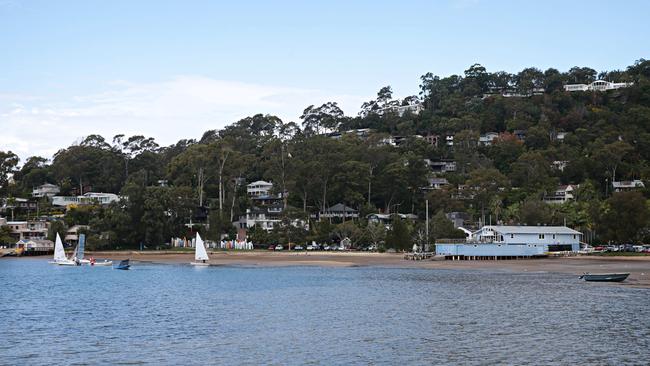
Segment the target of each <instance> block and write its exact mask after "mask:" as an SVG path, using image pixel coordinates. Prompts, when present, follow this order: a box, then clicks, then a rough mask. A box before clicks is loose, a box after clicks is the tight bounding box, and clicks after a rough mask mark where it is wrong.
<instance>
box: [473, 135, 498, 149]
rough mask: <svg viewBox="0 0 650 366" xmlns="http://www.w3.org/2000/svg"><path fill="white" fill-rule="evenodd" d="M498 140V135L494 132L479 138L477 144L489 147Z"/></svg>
mask: <svg viewBox="0 0 650 366" xmlns="http://www.w3.org/2000/svg"><path fill="white" fill-rule="evenodd" d="M497 138H499V134H498V133H496V132H487V133H484V134H482V135H481V136H479V138H478V143H479V145H481V146H491V145H492V143H493V142H494V140H496V139H497Z"/></svg>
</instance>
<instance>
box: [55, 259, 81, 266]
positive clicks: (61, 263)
mask: <svg viewBox="0 0 650 366" xmlns="http://www.w3.org/2000/svg"><path fill="white" fill-rule="evenodd" d="M56 264H58V265H59V266H78V265H79V264H78V263H77V262H75V261H71V260H67V261H60V262H56Z"/></svg>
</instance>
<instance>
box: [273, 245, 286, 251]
mask: <svg viewBox="0 0 650 366" xmlns="http://www.w3.org/2000/svg"><path fill="white" fill-rule="evenodd" d="M282 249H284V247H283V246H282V245H276V246H275V250H282Z"/></svg>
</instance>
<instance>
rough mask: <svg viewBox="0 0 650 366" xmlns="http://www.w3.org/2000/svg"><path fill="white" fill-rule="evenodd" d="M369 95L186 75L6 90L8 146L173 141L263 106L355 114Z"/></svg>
mask: <svg viewBox="0 0 650 366" xmlns="http://www.w3.org/2000/svg"><path fill="white" fill-rule="evenodd" d="M368 99H369V97H360V96H354V95H336V94H335V93H328V92H325V91H321V90H315V89H302V88H293V87H284V86H269V85H261V84H253V83H242V82H236V81H224V80H215V79H210V78H207V77H201V76H179V77H175V78H173V79H171V80H167V81H161V82H152V83H133V82H128V81H116V82H112V83H111V84H110V85H109V87H108V89H107V90H105V91H102V92H99V93H95V94H92V95H79V96H75V97H72V98H65V99H60V98H56V97H53V96H25V95H17V94H16V95H13V94H11V93H7V94H0V150H12V151H14V152H15V153H17V154H18V155H19V156H20V157H21V159H25V158H27V157H29V156H32V155H41V156H45V157H48V158H49V157H51V156H52V155H53V154H54V153H55V152H56V151H58V150H59V149H61V148H65V147H67V146H69V145H70V144H71V143H73V142H74V141H76V140H78V139H79V138H80V137H81V136H87V135H89V134H101V135H102V136H104V137H105V138H106V139H107V140H110V139H111V138H112V136H114V135H116V134H119V133H124V134H126V135H134V134H142V135H145V136H152V137H155V138H156V140H157V141H158V143H159V144H161V145H169V144H172V143H175V142H176V141H178V140H180V139H183V138H199V137H200V136H201V135H202V134H203V132H205V131H206V130H208V129H215V128H216V129H218V128H222V127H224V126H225V125H227V124H230V123H233V122H235V121H237V120H239V119H241V118H243V117H246V116H250V115H253V114H256V113H264V114H267V113H268V114H274V115H277V116H279V117H280V118H282V120H284V121H292V120H294V121H297V120H298V116H299V115H300V114H301V113H302V110H303V109H304V108H305V107H306V106H308V105H310V104H317V105H320V104H322V103H325V102H327V101H335V102H338V103H339V105H340V106H341V108H342V109H343V110H344V111H345V112H346V114H349V115H355V114H356V113H357V111H358V109H359V106H360V105H361V103H362V102H363V101H364V100H368Z"/></svg>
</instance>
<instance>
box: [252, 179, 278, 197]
mask: <svg viewBox="0 0 650 366" xmlns="http://www.w3.org/2000/svg"><path fill="white" fill-rule="evenodd" d="M271 189H273V183H271V182H266V181H263V180H258V181H256V182H253V183H250V184H248V185H247V186H246V193H247V194H248V197H259V196H270V195H271Z"/></svg>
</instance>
